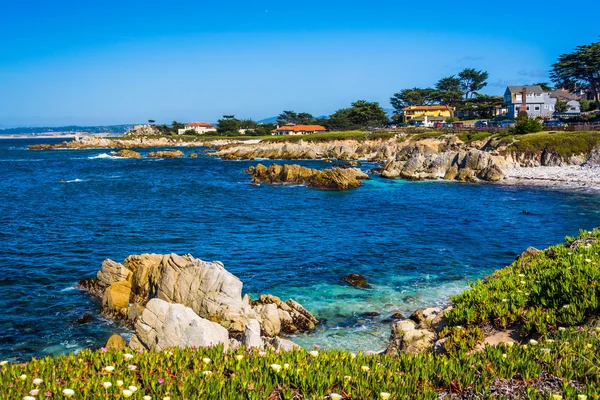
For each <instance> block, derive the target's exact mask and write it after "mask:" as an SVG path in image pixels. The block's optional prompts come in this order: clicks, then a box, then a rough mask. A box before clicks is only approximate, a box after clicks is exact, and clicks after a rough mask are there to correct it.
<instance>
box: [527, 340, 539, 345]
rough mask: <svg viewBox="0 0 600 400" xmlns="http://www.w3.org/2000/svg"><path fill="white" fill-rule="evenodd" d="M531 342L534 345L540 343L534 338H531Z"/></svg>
mask: <svg viewBox="0 0 600 400" xmlns="http://www.w3.org/2000/svg"><path fill="white" fill-rule="evenodd" d="M529 344H530V345H532V346H535V345H537V344H538V341H537V340H534V339H531V340H529Z"/></svg>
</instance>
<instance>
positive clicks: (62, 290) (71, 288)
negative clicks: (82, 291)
mask: <svg viewBox="0 0 600 400" xmlns="http://www.w3.org/2000/svg"><path fill="white" fill-rule="evenodd" d="M72 290H77V288H76V287H75V286H69V287H66V288H64V289H60V291H61V292H70V291H72Z"/></svg>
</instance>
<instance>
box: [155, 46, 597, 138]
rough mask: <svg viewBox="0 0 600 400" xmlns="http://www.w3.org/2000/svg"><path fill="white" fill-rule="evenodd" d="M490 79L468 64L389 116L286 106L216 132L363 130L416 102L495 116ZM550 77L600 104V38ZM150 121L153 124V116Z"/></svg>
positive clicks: (221, 124)
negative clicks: (318, 112)
mask: <svg viewBox="0 0 600 400" xmlns="http://www.w3.org/2000/svg"><path fill="white" fill-rule="evenodd" d="M488 78H489V74H488V72H487V71H483V70H476V69H475V68H465V69H463V70H462V71H460V72H458V73H457V74H455V75H450V76H446V77H443V78H441V79H439V80H438V81H437V82H436V83H435V85H434V86H433V87H426V88H419V87H414V88H407V89H402V90H400V91H399V92H397V93H395V94H394V95H393V96H392V97H391V98H390V103H391V104H392V107H393V109H394V114H393V116H392V118H391V120H390V118H388V114H387V113H386V111H385V110H384V109H383V108H382V107H381V106H380V105H379V103H378V102H370V101H366V100H357V101H355V102H353V103H351V105H350V107H347V108H342V109H339V110H337V111H335V112H334V113H333V114H331V115H329V116H320V117H315V116H313V115H312V114H310V113H308V112H295V111H291V110H285V111H283V112H282V113H281V114H279V115H278V116H277V123H258V122H256V121H254V120H252V119H238V118H236V117H235V115H223V117H222V118H220V119H219V120H218V122H217V125H216V132H215V133H214V134H216V135H225V136H227V135H232V136H233V135H235V136H237V135H239V134H240V130H245V134H246V135H256V136H264V135H269V134H271V132H272V131H273V130H274V129H275V128H276V126H277V125H280V126H281V125H286V124H296V125H321V126H324V127H325V128H327V129H328V130H330V131H347V130H355V129H356V130H358V129H361V130H364V129H370V128H373V127H380V126H385V125H387V124H389V123H390V122H394V123H399V122H401V120H402V115H403V113H404V108H406V107H409V106H417V105H435V104H443V105H447V106H452V107H454V108H455V109H456V111H459V112H460V111H463V112H465V113H466V114H468V115H471V116H475V117H476V118H492V117H493V116H494V112H495V109H496V107H497V106H498V105H502V104H503V102H504V98H503V96H488V95H485V94H482V93H480V91H481V90H482V89H483V88H484V87H486V86H487V80H488ZM550 79H551V80H552V82H553V83H554V84H555V87H556V88H564V89H567V90H570V91H576V90H583V91H588V92H590V93H592V97H593V99H594V100H593V101H587V100H585V99H582V100H581V101H580V103H581V109H582V111H590V110H594V109H597V108H600V42H594V43H591V44H589V45H582V46H578V47H577V48H575V50H574V51H573V52H571V53H567V54H562V55H561V56H559V58H558V61H557V62H556V63H555V64H553V65H552V70H551V72H550ZM532 85H539V86H541V87H542V89H543V90H544V91H551V90H552V89H553V87H552V86H551V85H550V84H549V83H548V82H537V83H533V84H532ZM556 107H557V108H556V109H557V111H559V112H561V110H566V109H567V108H568V106H567V104H566V103H564V102H557V105H556ZM469 113H470V114H469ZM149 122H150V123H154V121H153V120H150V121H149ZM156 126H157V127H158V128H159V129H160V130H161V132H163V133H164V134H176V133H177V131H178V129H184V128H185V126H184V124H182V123H180V122H177V121H173V123H172V124H171V126H167V125H156ZM190 133H192V132H190ZM194 133H195V132H194Z"/></svg>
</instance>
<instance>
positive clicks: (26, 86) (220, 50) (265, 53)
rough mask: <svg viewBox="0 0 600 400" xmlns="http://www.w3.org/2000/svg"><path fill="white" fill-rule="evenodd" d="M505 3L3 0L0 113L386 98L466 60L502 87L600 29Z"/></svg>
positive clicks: (78, 115) (67, 116) (56, 118)
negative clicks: (486, 72) (487, 73)
mask: <svg viewBox="0 0 600 400" xmlns="http://www.w3.org/2000/svg"><path fill="white" fill-rule="evenodd" d="M87 3H90V4H87ZM91 3H93V5H92V4H91ZM513 3H514V4H509V3H506V2H500V3H499V2H481V1H477V2H476V1H470V0H468V1H463V2H460V3H458V2H454V3H449V2H447V1H437V0H433V1H429V2H410V3H409V4H405V2H400V1H388V0H381V1H379V2H364V1H363V2H360V3H357V2H348V1H345V2H342V1H337V0H336V1H327V2H324V1H313V0H304V1H293V0H289V1H260V0H259V1H238V0H230V1H228V2H212V3H207V2H204V1H177V2H158V1H154V0H147V1H136V0H133V1H131V0H127V1H123V0H120V1H113V0H108V1H103V2H92V1H91V2H82V1H63V0H56V1H53V2H50V1H36V0H33V1H18V2H17V1H8V0H6V1H5V2H3V5H2V7H1V12H0V126H16V125H19V126H22V125H40V124H44V125H62V124H71V123H73V124H118V123H133V122H142V121H145V120H147V119H149V118H151V119H156V120H157V121H159V122H170V121H172V120H173V119H177V120H180V121H190V120H205V121H211V122H214V121H216V120H217V119H218V118H219V116H221V115H222V114H236V116H238V117H252V118H254V119H261V118H265V117H270V116H273V115H277V114H278V113H279V112H281V111H282V110H287V109H291V110H295V111H298V112H300V111H306V112H310V113H312V114H314V115H322V114H330V113H332V112H333V111H335V110H336V109H339V108H342V107H346V106H348V105H349V104H350V102H352V101H354V100H358V99H365V100H370V101H379V102H380V103H381V104H382V105H383V106H384V107H389V98H390V96H391V95H392V94H393V93H395V92H397V91H399V90H401V89H403V88H407V87H414V86H432V85H434V84H435V82H436V81H437V80H438V79H439V78H441V77H444V76H448V75H451V74H455V73H457V72H458V71H460V70H461V69H462V68H465V67H473V68H477V69H484V70H486V71H488V72H489V74H490V79H489V84H488V87H487V88H486V89H485V90H484V92H485V93H488V94H502V92H503V89H504V87H505V86H506V85H507V84H527V83H532V82H537V81H546V80H548V77H547V75H548V70H549V69H550V65H551V64H552V63H553V62H554V61H555V60H556V57H557V56H558V55H559V54H562V53H565V52H569V51H571V50H572V49H573V48H574V47H575V46H577V45H579V44H585V43H590V42H593V41H596V40H598V35H599V33H600V32H598V28H597V24H594V23H589V22H590V21H591V20H589V18H586V17H581V18H573V17H568V16H567V15H566V14H565V15H564V16H563V15H560V14H561V12H560V11H559V10H561V9H563V10H564V4H565V3H564V1H560V2H559V1H546V2H545V3H544V5H543V6H542V7H540V5H539V3H533V2H523V3H519V2H513ZM577 4H578V7H580V9H581V10H585V13H583V14H581V15H598V14H599V13H600V2H596V1H590V0H583V1H580V2H579V3H577ZM569 10H570V11H571V12H570V13H569V14H573V15H574V14H575V13H576V12H575V10H573V9H572V8H569ZM586 21H588V22H586Z"/></svg>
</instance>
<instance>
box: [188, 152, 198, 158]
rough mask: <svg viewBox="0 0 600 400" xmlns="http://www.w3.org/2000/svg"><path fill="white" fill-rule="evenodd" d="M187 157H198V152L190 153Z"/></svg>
mask: <svg viewBox="0 0 600 400" xmlns="http://www.w3.org/2000/svg"><path fill="white" fill-rule="evenodd" d="M188 158H198V153H190V155H189V156H188Z"/></svg>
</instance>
